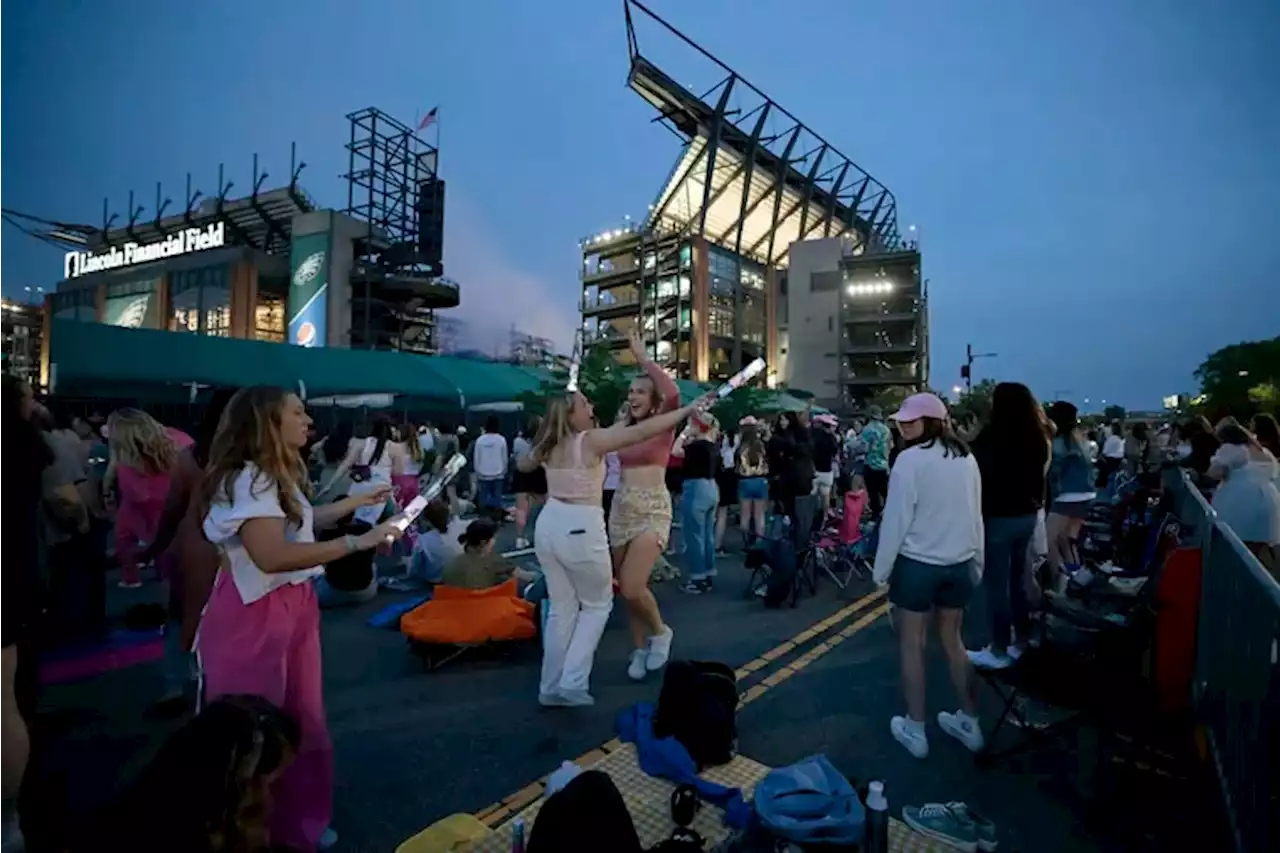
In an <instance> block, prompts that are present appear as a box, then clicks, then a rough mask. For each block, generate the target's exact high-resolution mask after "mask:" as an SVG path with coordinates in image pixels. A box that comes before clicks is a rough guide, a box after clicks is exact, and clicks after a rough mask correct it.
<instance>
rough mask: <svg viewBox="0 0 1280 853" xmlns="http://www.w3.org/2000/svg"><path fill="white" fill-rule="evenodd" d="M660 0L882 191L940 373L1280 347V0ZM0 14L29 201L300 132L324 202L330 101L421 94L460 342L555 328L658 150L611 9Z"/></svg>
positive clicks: (672, 146)
mask: <svg viewBox="0 0 1280 853" xmlns="http://www.w3.org/2000/svg"><path fill="white" fill-rule="evenodd" d="M651 5H652V7H653V8H654V9H655V11H657V12H658V13H659V14H662V15H664V16H665V17H667V18H668V19H669V20H670V21H671V22H672V23H673V24H675V25H676V26H677V27H680V28H681V29H682V30H683V31H684V32H685V33H687V34H688V35H689V36H690V37H692V38H693V39H695V40H697V41H699V42H701V43H702V44H703V46H705V47H706V48H707V49H708V50H709V51H710V52H712V53H713V54H715V55H716V56H718V57H719V58H720V59H721V60H723V61H724V62H725V63H726V64H728V65H729V66H731V67H733V68H735V69H736V70H737V71H739V72H740V73H741V74H742V75H743V76H745V77H746V78H747V79H748V80H750V81H751V82H752V83H753V84H754V85H755V86H757V87H759V88H760V89H762V90H763V91H764V92H765V93H767V94H768V95H769V96H770V97H772V98H773V99H774V100H775V101H777V102H778V103H780V104H781V105H783V106H784V107H786V108H787V109H788V110H790V111H791V112H792V113H793V114H794V115H796V116H797V117H799V118H800V119H801V120H802V121H804V122H805V123H806V124H807V125H808V126H809V127H810V128H812V129H813V130H814V131H815V132H817V133H819V134H821V135H822V136H823V137H825V138H826V139H827V140H828V141H829V142H831V143H832V144H834V145H835V146H836V147H837V148H839V149H840V151H841V152H842V153H844V154H845V155H847V156H848V157H850V158H851V159H853V160H854V161H856V162H857V163H858V164H859V165H860V166H861V167H862V168H864V169H865V170H867V171H868V172H870V173H871V174H872V175H874V176H875V177H876V178H877V179H878V180H879V181H881V182H882V183H883V184H885V185H886V186H888V187H889V188H890V189H891V190H892V191H893V192H894V194H895V195H896V197H897V199H898V208H899V221H900V223H901V224H902V226H903V227H904V228H905V227H906V226H907V225H912V224H914V225H916V226H917V228H918V229H919V231H918V233H919V234H920V237H921V244H922V246H921V248H922V252H923V259H924V260H923V263H924V270H925V276H926V277H927V278H929V279H930V281H931V291H930V293H931V297H932V299H931V305H930V322H931V326H932V347H933V360H932V376H931V384H932V385H934V386H935V387H938V388H944V389H949V388H950V387H951V385H953V384H954V383H955V382H957V381H958V378H959V365H960V363H961V360H962V358H963V354H964V347H965V343H966V342H972V343H973V345H974V346H975V348H976V349H978V350H980V351H983V352H987V351H994V352H996V353H998V357H997V358H995V359H992V360H988V361H983V362H980V363H979V365H978V368H977V370H976V375H977V376H978V377H979V378H981V377H984V376H992V377H995V378H1000V379H1016V380H1020V381H1024V382H1027V383H1028V384H1029V385H1031V387H1032V388H1033V389H1034V390H1035V391H1036V392H1037V393H1038V394H1039V395H1041V396H1043V397H1050V396H1067V397H1069V398H1071V399H1074V400H1075V401H1076V402H1077V403H1081V404H1082V405H1083V400H1084V398H1086V397H1088V398H1090V405H1089V408H1097V407H1098V401H1100V400H1103V399H1105V400H1107V401H1108V402H1117V403H1120V404H1121V405H1125V406H1128V407H1130V408H1154V407H1156V406H1158V405H1159V401H1160V397H1161V396H1162V395H1164V394H1170V393H1175V392H1179V391H1187V390H1192V389H1193V388H1194V383H1193V380H1192V377H1191V374H1192V371H1193V370H1194V369H1195V367H1196V366H1197V365H1198V364H1199V363H1200V361H1201V360H1202V359H1203V357H1204V356H1205V355H1206V354H1208V353H1209V352H1210V351H1212V350H1214V349H1216V348H1218V347H1221V346H1223V345H1226V344H1229V343H1234V342H1237V341H1241V340H1247V339H1258V338H1263V337H1271V336H1274V335H1276V334H1280V276H1278V275H1277V271H1278V270H1280V4H1278V3H1276V2H1275V0H1228V2H1225V3H1220V4H1218V3H1210V2H1203V0H1083V2H1077V3H1069V4H1064V3H1051V2H1049V0H1003V2H995V0H968V2H957V0H913V2H887V1H886V0H874V2H869V1H868V0H843V2H840V0H697V2H694V0H685V2H677V0H652V2H651ZM3 16H4V17H3V30H2V34H3V60H2V61H3V124H4V131H5V132H4V135H3V146H4V147H3V204H4V206H5V207H6V208H10V209H16V210H19V211H22V212H25V213H32V214H35V215H38V216H43V217H48V218H54V219H60V220H63V221H78V222H84V223H87V224H96V223H100V222H101V217H102V200H103V198H104V197H108V198H109V199H110V201H111V204H112V207H113V209H114V210H115V211H117V212H118V213H119V214H120V215H121V217H122V218H123V217H125V216H126V215H127V210H126V208H127V198H128V192H129V190H130V189H133V190H135V191H136V192H137V193H138V195H139V197H140V200H141V202H142V203H143V204H146V205H147V206H148V212H147V214H146V216H149V215H150V205H151V204H152V201H153V199H154V194H155V184H156V182H157V181H160V182H162V183H163V185H164V188H165V194H166V195H168V196H170V197H172V198H173V199H174V204H175V205H177V206H180V205H181V203H182V202H181V199H182V195H183V189H184V182H185V175H186V173H187V172H188V171H190V172H191V173H193V180H194V181H195V183H196V185H197V186H199V187H201V188H203V189H204V191H205V193H206V195H213V194H216V191H217V187H216V183H217V168H218V164H219V163H220V162H221V163H225V164H226V168H227V174H228V176H229V177H231V178H232V179H234V180H235V184H236V188H235V189H234V190H233V191H232V195H233V196H235V195H238V194H241V193H247V192H248V190H249V189H250V186H251V183H252V182H251V163H252V159H251V158H252V155H253V153H254V152H257V153H258V154H259V155H260V157H261V160H262V163H263V165H264V166H265V168H266V169H267V170H268V171H270V173H271V178H270V179H269V180H268V182H267V184H268V185H269V186H276V185H281V184H284V183H287V181H288V170H289V144H290V143H291V142H294V141H296V142H297V143H298V150H299V154H300V156H301V158H302V159H304V160H306V161H307V163H308V167H307V169H306V171H305V172H304V173H303V179H302V183H303V185H304V187H305V188H306V189H307V191H308V192H309V193H310V194H311V195H312V196H313V197H314V198H315V199H316V200H317V201H318V202H319V203H321V204H322V205H324V206H333V207H338V208H341V207H342V206H344V205H345V202H346V191H345V183H344V182H343V181H342V180H340V179H339V177H338V176H339V175H340V174H342V173H343V172H345V171H346V152H345V151H344V148H343V145H344V143H345V142H346V140H347V136H348V124H347V120H346V117H345V116H346V114H347V113H349V112H352V111H354V110H357V109H360V108H363V107H367V106H376V107H378V108H379V109H382V110H384V111H386V112H388V113H391V114H393V115H395V116H398V117H399V118H401V120H403V121H405V122H411V121H413V120H414V117H415V115H416V114H419V113H423V112H425V111H426V110H428V109H430V108H432V107H434V106H437V105H438V106H439V115H440V128H439V130H440V134H441V140H440V141H441V174H442V176H443V177H444V178H446V179H447V181H448V197H447V201H446V237H445V265H446V267H447V272H448V274H449V275H450V277H452V278H454V279H456V280H458V281H459V282H460V283H461V285H462V288H463V290H462V293H463V303H462V307H461V308H460V309H459V313H460V314H461V316H463V317H465V318H466V319H467V320H468V321H470V322H471V323H472V324H473V325H474V327H475V328H476V329H477V330H478V331H479V333H481V334H482V335H483V334H490V335H492V334H494V333H495V332H496V331H498V330H501V329H504V328H506V327H507V326H509V324H511V323H513V322H514V323H518V324H519V325H520V326H521V328H523V329H524V330H525V331H528V332H531V333H536V334H542V335H547V336H549V337H552V338H554V339H556V340H557V341H559V342H561V343H567V342H568V341H569V340H570V339H571V337H572V330H573V328H574V325H575V324H576V322H577V310H576V305H577V297H578V294H579V292H580V287H579V284H578V281H577V276H578V262H579V259H580V255H579V252H578V248H577V241H578V239H579V238H580V237H582V236H584V235H587V234H590V233H593V232H595V231H598V230H601V229H603V228H607V227H614V226H616V225H618V224H619V223H621V222H622V219H623V217H624V215H631V216H632V217H635V218H640V217H642V216H643V214H644V212H645V210H646V207H647V206H648V204H649V203H650V202H652V201H653V200H654V197H655V196H656V194H657V193H658V191H659V190H660V188H661V186H662V183H663V182H664V181H665V179H666V177H667V175H668V172H669V171H670V170H671V168H672V165H673V163H674V162H675V159H676V157H677V156H678V154H679V147H678V142H677V140H676V138H675V137H674V136H672V135H671V134H670V133H669V132H667V131H666V130H664V129H662V128H661V127H659V126H658V125H655V124H652V123H651V122H650V119H651V118H652V115H653V113H652V110H651V109H650V108H649V107H648V106H647V105H646V104H645V103H644V102H643V101H642V100H641V99H640V98H639V97H638V96H637V95H636V94H634V93H633V92H631V91H630V90H629V89H628V88H627V87H626V74H627V47H626V38H625V30H624V24H623V13H622V4H621V2H620V0H544V1H543V2H531V0H452V2H445V0H436V2H425V0H416V2H414V1H413V0H363V2H359V3H352V2H333V1H332V0H311V2H305V3H304V2H298V0H257V2H252V3H251V2H242V0H218V2H212V3H198V4H193V3H175V2H160V0H106V2H97V3H73V2H70V0H42V2H38V3H36V2H10V0H5V2H4V4H3ZM641 38H642V41H641V48H642V50H647V48H648V44H646V39H645V33H641ZM649 42H650V43H651V44H652V52H653V54H654V58H655V61H656V62H657V63H658V64H659V65H660V66H663V67H667V64H666V55H667V50H666V47H665V46H663V45H662V44H661V43H660V42H659V41H658V40H657V34H656V33H654V34H653V35H652V36H650V39H649ZM673 61H678V60H673ZM668 70H669V71H671V72H673V76H676V77H677V79H679V78H680V76H681V75H682V74H684V73H685V69H684V68H680V67H671V68H668ZM689 73H691V74H692V73H693V70H690V72H689ZM688 82H689V83H690V84H692V85H693V86H694V87H695V88H697V89H699V90H700V91H701V90H704V89H706V88H709V87H710V84H711V83H713V82H715V81H714V80H709V79H708V78H707V77H705V76H699V77H698V79H696V80H690V81H688ZM426 135H427V136H428V138H429V139H434V131H431V132H428V133H427V134H426ZM3 258H4V265H3V286H4V293H5V294H6V295H8V296H21V295H22V293H23V288H24V287H27V286H31V287H35V286H43V287H45V288H49V287H51V286H52V285H53V284H54V282H55V281H56V280H57V279H58V278H59V277H60V275H61V272H62V261H61V254H60V252H59V251H58V250H56V249H54V248H50V247H47V246H44V245H42V244H40V243H37V242H35V241H34V240H32V239H30V238H28V237H25V236H24V235H22V234H21V233H20V232H19V231H17V230H16V229H14V228H12V227H11V226H9V225H6V226H5V227H4V242H3Z"/></svg>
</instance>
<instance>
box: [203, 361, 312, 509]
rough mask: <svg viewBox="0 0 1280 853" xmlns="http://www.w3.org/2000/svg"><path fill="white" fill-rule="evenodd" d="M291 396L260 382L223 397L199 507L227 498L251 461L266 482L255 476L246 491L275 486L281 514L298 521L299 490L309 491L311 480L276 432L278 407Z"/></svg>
mask: <svg viewBox="0 0 1280 853" xmlns="http://www.w3.org/2000/svg"><path fill="white" fill-rule="evenodd" d="M292 396H293V394H292V393H291V392H289V391H286V390H284V389H283V388H273V387H271V386H264V385H259V386H255V387H252V388H242V389H240V390H239V391H237V392H236V393H235V396H233V397H232V398H231V401H230V402H229V403H227V407H226V409H224V410H223V412H222V419H221V420H219V421H218V431H217V432H216V433H214V436H213V444H212V445H211V447H210V448H209V464H208V466H207V467H206V468H205V477H204V485H203V494H202V498H203V512H207V511H208V508H209V506H210V505H211V504H212V503H214V502H229V501H230V500H231V499H232V497H233V495H234V492H233V489H232V486H233V484H234V483H235V479H236V477H238V476H239V475H240V472H241V471H243V470H244V467H245V466H246V465H249V464H253V465H256V466H258V470H259V471H261V472H262V477H263V478H264V479H266V480H267V481H268V482H266V483H262V484H259V483H258V482H257V481H255V482H254V483H252V484H251V485H250V487H249V488H250V491H251V492H254V493H255V494H258V493H260V490H266V489H269V488H270V487H271V486H275V487H276V488H277V489H278V491H279V496H280V508H281V509H283V510H284V514H285V517H286V518H287V519H288V520H289V522H290V523H291V524H293V525H295V526H297V525H300V524H301V523H302V502H301V501H299V500H298V494H297V493H298V492H302V494H304V495H307V494H308V493H309V492H310V489H311V481H310V480H309V479H308V477H307V468H306V463H305V462H303V459H302V454H300V453H299V452H298V451H297V450H296V449H294V448H292V447H289V446H288V445H287V444H286V443H285V441H284V438H283V436H281V434H280V419H281V413H282V412H283V411H284V407H285V405H286V403H287V402H288V400H289V398H290V397H292Z"/></svg>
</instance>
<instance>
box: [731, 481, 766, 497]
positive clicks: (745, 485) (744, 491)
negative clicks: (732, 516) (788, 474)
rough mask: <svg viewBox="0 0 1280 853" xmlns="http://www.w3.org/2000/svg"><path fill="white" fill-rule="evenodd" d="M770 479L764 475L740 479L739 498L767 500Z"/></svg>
mask: <svg viewBox="0 0 1280 853" xmlns="http://www.w3.org/2000/svg"><path fill="white" fill-rule="evenodd" d="M768 499H769V481H768V480H766V479H765V478H764V477H743V478H742V479H741V480H739V481H738V500H740V501H767V500H768Z"/></svg>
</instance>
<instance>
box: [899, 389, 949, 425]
mask: <svg viewBox="0 0 1280 853" xmlns="http://www.w3.org/2000/svg"><path fill="white" fill-rule="evenodd" d="M920 418H937V419H938V420H940V421H942V420H946V419H947V404H946V403H944V402H942V400H940V399H938V397H937V396H936V395H934V394H912V395H911V396H910V397H908V398H907V399H905V400H903V401H902V408H900V409H898V411H896V412H894V413H893V419H894V420H895V421H898V422H899V423H901V422H903V421H915V420H919V419H920Z"/></svg>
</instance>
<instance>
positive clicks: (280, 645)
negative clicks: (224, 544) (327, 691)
mask: <svg viewBox="0 0 1280 853" xmlns="http://www.w3.org/2000/svg"><path fill="white" fill-rule="evenodd" d="M196 654H197V655H198V659H199V661H200V667H201V671H202V677H203V681H204V698H205V701H210V700H213V699H216V698H218V697H219V696H227V695H231V694H245V693H247V694H252V695H257V696H261V697H263V698H265V699H266V700H268V701H269V702H271V703H273V704H275V705H276V706H277V707H279V708H280V709H281V710H283V711H285V712H286V713H288V714H292V715H293V717H294V718H295V719H296V720H297V721H298V725H299V726H300V727H301V729H302V743H301V746H300V748H299V750H298V757H297V759H296V760H295V761H294V762H293V764H292V765H291V766H290V767H289V768H288V769H287V770H285V771H284V773H283V774H281V776H280V778H279V779H278V780H277V781H276V783H275V785H274V786H273V788H272V792H271V795H272V808H273V810H272V815H271V840H272V841H273V842H274V843H276V844H280V845H286V846H288V847H291V848H296V849H297V850H300V851H313V850H315V849H316V841H317V840H318V839H319V838H320V835H321V834H322V833H323V832H324V831H325V829H326V828H327V827H328V826H329V821H330V818H331V817H332V814H333V744H332V742H331V741H330V740H329V728H328V725H327V724H326V722H325V714H324V692H323V687H322V684H321V676H320V608H319V606H318V605H317V604H316V594H315V592H314V589H313V587H312V585H311V584H309V583H307V584H299V585H291V586H284V587H281V588H279V589H276V590H274V591H272V592H270V593H268V594H267V595H266V596H264V597H263V598H260V599H258V600H257V601H255V602H253V603H252V604H249V605H246V604H244V602H243V601H241V599H240V593H239V592H238V591H237V590H236V586H235V583H234V582H233V581H232V579H231V576H230V575H229V574H228V573H227V572H219V574H218V578H217V580H216V581H214V585H213V593H212V594H211V595H210V596H209V604H208V607H207V608H206V609H205V612H204V616H203V617H202V618H201V620H200V633H199V634H198V636H197V637H196Z"/></svg>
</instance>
